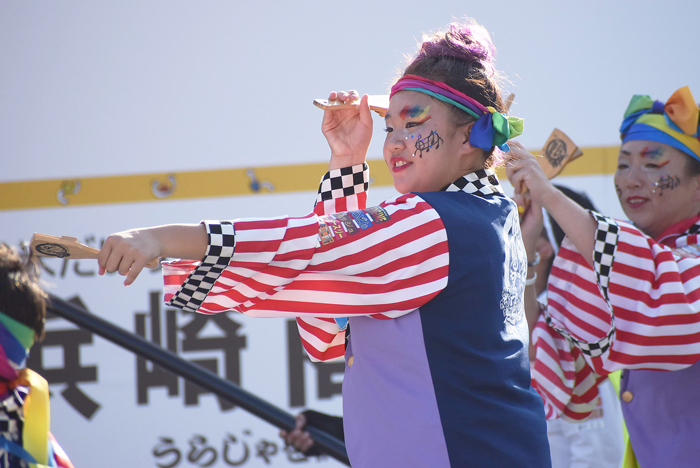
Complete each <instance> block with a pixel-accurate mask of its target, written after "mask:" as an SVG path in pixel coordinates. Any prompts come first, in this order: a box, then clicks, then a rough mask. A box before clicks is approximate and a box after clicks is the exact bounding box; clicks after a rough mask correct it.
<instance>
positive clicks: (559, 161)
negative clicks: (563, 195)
mask: <svg viewBox="0 0 700 468" xmlns="http://www.w3.org/2000/svg"><path fill="white" fill-rule="evenodd" d="M582 155H583V151H581V149H580V148H579V147H578V146H576V144H575V143H574V142H573V141H572V140H571V138H569V137H568V136H566V134H565V133H564V132H562V131H561V130H559V129H558V128H555V129H554V130H553V131H552V133H551V134H550V135H549V138H547V142H546V143H545V144H544V147H543V148H542V154H541V155H540V156H539V157H538V158H537V162H538V163H539V165H540V167H541V168H542V171H543V172H544V174H545V175H546V176H547V178H549V179H550V180H551V179H553V178H554V177H556V176H557V175H559V173H561V171H563V170H564V167H566V165H567V164H569V163H570V162H571V161H573V160H574V159H576V158H578V157H580V156H582ZM526 192H527V191H525V192H523V191H522V189H521V193H522V194H523V195H524V194H525V193H526ZM529 207H530V198H529V197H526V198H525V206H523V207H522V210H521V215H522V214H523V213H525V211H527V209H528V208H529Z"/></svg>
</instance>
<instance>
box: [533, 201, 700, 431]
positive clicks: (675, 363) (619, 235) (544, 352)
mask: <svg viewBox="0 0 700 468" xmlns="http://www.w3.org/2000/svg"><path fill="white" fill-rule="evenodd" d="M592 214H593V216H594V217H595V218H596V219H597V221H598V229H597V232H596V244H595V249H594V258H593V263H594V268H591V267H590V266H589V264H588V263H587V262H586V261H585V260H584V259H583V257H582V256H581V255H580V254H579V253H578V252H577V251H576V249H575V248H574V246H573V244H571V243H570V242H569V241H568V239H565V241H564V243H563V244H562V248H561V249H560V250H559V253H558V254H557V258H556V259H555V261H554V265H553V267H552V272H551V275H550V278H549V285H548V291H547V298H548V305H547V308H546V310H545V314H544V315H543V316H542V317H540V322H539V323H538V326H537V327H536V329H535V331H534V332H533V344H534V346H535V349H536V360H535V365H534V370H533V385H534V386H535V388H536V389H537V390H538V391H539V392H540V394H541V395H542V397H543V399H544V400H545V406H546V408H547V412H548V417H555V416H556V415H563V416H566V417H568V418H569V419H583V418H585V417H587V415H588V414H590V411H591V410H592V409H593V408H594V407H595V403H596V399H597V397H598V393H597V388H596V387H597V384H596V383H597V382H599V381H600V380H601V379H603V378H604V377H605V376H606V375H607V374H608V373H610V372H614V371H616V370H620V369H649V370H677V369H682V368H685V367H687V366H689V365H692V364H693V363H695V362H696V361H697V360H698V359H699V358H700V300H699V299H700V259H698V258H683V259H680V260H677V259H676V258H675V257H674V255H673V250H672V248H671V247H673V246H667V245H662V244H659V243H657V242H655V241H654V240H653V239H651V238H649V237H648V236H645V235H644V234H643V233H642V232H640V231H639V230H638V229H636V228H635V227H634V226H632V225H630V224H629V223H625V222H621V221H615V220H613V219H611V218H607V217H604V216H601V215H599V214H597V213H592ZM693 237H696V236H693ZM675 242H676V243H678V244H682V245H685V243H686V242H687V239H686V237H685V236H682V237H680V238H678V239H677V240H675ZM693 242H695V239H693Z"/></svg>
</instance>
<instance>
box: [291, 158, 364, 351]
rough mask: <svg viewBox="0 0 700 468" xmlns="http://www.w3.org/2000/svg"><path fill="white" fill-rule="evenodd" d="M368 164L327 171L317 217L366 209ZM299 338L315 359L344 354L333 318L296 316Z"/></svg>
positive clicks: (341, 335) (342, 332)
mask: <svg viewBox="0 0 700 468" xmlns="http://www.w3.org/2000/svg"><path fill="white" fill-rule="evenodd" d="M368 188H369V166H368V165H367V163H363V164H358V165H355V166H351V167H346V168H341V169H334V170H332V171H328V172H327V173H326V174H325V175H324V176H323V177H322V178H321V182H320V183H319V187H318V195H317V197H316V203H315V204H314V205H315V206H314V213H316V214H317V215H318V216H324V215H329V214H333V213H338V212H343V211H354V210H364V209H365V208H367V189H368ZM297 327H298V328H299V337H300V338H301V343H302V345H303V346H304V349H305V350H307V354H308V355H309V358H310V359H311V360H312V361H332V360H335V359H340V358H342V357H343V356H344V355H345V330H340V328H339V327H338V324H337V323H336V322H335V320H334V319H332V318H324V317H297Z"/></svg>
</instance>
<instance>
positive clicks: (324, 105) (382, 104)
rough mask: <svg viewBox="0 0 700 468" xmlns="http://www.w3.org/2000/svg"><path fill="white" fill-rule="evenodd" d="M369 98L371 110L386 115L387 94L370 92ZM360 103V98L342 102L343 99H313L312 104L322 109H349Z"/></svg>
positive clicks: (387, 105) (382, 115)
mask: <svg viewBox="0 0 700 468" xmlns="http://www.w3.org/2000/svg"><path fill="white" fill-rule="evenodd" d="M368 98H369V108H370V110H373V111H374V112H376V113H377V114H379V115H380V116H381V117H386V112H387V111H388V110H389V95H388V94H372V95H370V96H368ZM359 104H360V100H359V99H358V100H357V101H353V102H349V103H348V102H343V101H338V100H336V101H329V100H328V99H314V106H316V107H320V108H321V109H323V110H326V109H330V110H338V109H350V108H352V107H357V106H358V105H359Z"/></svg>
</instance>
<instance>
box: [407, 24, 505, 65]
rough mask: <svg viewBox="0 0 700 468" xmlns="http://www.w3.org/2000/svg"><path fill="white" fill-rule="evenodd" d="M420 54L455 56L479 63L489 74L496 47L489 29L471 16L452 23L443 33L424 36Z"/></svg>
mask: <svg viewBox="0 0 700 468" xmlns="http://www.w3.org/2000/svg"><path fill="white" fill-rule="evenodd" d="M423 40H424V42H423V44H422V45H421V48H420V53H419V55H423V56H425V57H454V58H456V59H459V60H463V61H465V62H471V63H477V64H479V65H481V67H482V68H483V69H484V70H485V71H486V72H487V73H488V74H489V75H493V74H494V73H495V68H494V66H493V62H494V57H495V53H496V48H495V47H494V45H493V42H491V36H490V35H489V33H488V31H487V30H486V29H485V28H484V27H483V26H481V25H480V24H478V23H476V22H475V21H474V20H472V19H471V18H467V19H465V20H464V21H463V22H461V23H451V24H450V25H449V26H448V29H447V30H446V31H445V32H444V33H442V34H436V35H433V36H428V37H424V38H423Z"/></svg>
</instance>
